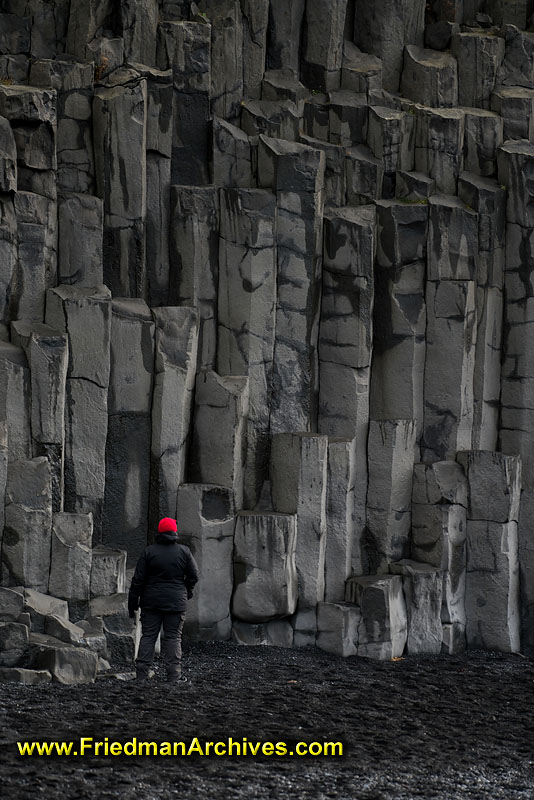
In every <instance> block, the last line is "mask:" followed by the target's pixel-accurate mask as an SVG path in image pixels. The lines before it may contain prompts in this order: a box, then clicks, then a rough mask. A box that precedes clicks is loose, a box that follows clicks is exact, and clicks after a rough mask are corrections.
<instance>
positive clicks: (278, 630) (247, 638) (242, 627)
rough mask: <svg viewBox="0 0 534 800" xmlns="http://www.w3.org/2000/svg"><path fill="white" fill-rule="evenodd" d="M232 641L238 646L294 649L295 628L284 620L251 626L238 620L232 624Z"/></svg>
mask: <svg viewBox="0 0 534 800" xmlns="http://www.w3.org/2000/svg"><path fill="white" fill-rule="evenodd" d="M232 640H233V641H234V642H236V643H237V644H243V645H252V646H254V647H257V646H259V645H267V646H271V647H293V628H292V627H291V624H290V623H289V622H287V620H284V619H274V620H272V621H271V622H264V623H259V624H256V625H251V624H250V623H248V622H240V621H239V620H236V621H235V622H234V623H233V624H232Z"/></svg>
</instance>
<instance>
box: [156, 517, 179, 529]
mask: <svg viewBox="0 0 534 800" xmlns="http://www.w3.org/2000/svg"><path fill="white" fill-rule="evenodd" d="M177 530H178V525H177V524H176V520H175V519H171V517H163V519H162V520H161V521H160V523H159V525H158V533H176V532H177Z"/></svg>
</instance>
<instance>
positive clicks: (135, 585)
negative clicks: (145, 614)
mask: <svg viewBox="0 0 534 800" xmlns="http://www.w3.org/2000/svg"><path fill="white" fill-rule="evenodd" d="M145 578H146V550H145V552H144V553H143V555H142V556H141V557H140V558H139V561H138V562H137V565H136V567H135V572H134V576H133V578H132V583H131V585H130V591H129V592H128V613H129V615H130V617H132V619H133V617H134V616H135V612H136V611H137V609H138V608H139V597H140V595H141V592H142V591H143V586H144V585H145Z"/></svg>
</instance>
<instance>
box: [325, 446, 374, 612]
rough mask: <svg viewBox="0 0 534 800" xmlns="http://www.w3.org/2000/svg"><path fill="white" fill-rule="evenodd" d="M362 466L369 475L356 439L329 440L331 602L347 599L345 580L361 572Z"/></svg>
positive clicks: (328, 566)
mask: <svg viewBox="0 0 534 800" xmlns="http://www.w3.org/2000/svg"><path fill="white" fill-rule="evenodd" d="M358 455H360V457H359V458H358ZM362 463H363V466H364V474H365V475H366V474H367V469H366V467H367V464H366V460H365V458H362V457H361V454H358V453H357V444H356V441H355V440H354V439H351V440H341V439H329V440H328V472H327V488H326V531H327V536H326V556H325V600H326V602H328V603H336V602H341V601H342V600H344V598H345V581H346V580H347V578H348V577H349V576H350V574H351V570H352V569H353V570H354V572H356V573H357V574H359V573H361V572H362V568H361V557H362V554H361V544H362V541H361V534H362V531H363V527H364V525H365V496H364V495H363V492H362V491H361V488H362V487H361V486H360V484H361V476H360V475H359V467H360V465H361V464H362Z"/></svg>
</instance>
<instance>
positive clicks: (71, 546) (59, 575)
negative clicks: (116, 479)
mask: <svg viewBox="0 0 534 800" xmlns="http://www.w3.org/2000/svg"><path fill="white" fill-rule="evenodd" d="M92 542H93V518H92V516H91V514H54V516H53V519H52V555H51V561H50V581H49V585H48V591H49V592H50V594H52V595H54V596H55V597H60V598H62V599H63V600H67V601H68V603H69V611H70V616H71V618H72V619H74V620H76V619H81V618H82V617H85V616H86V613H87V610H88V609H87V607H86V606H87V604H88V602H89V596H90V579H91V563H92V550H91V546H92Z"/></svg>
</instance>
